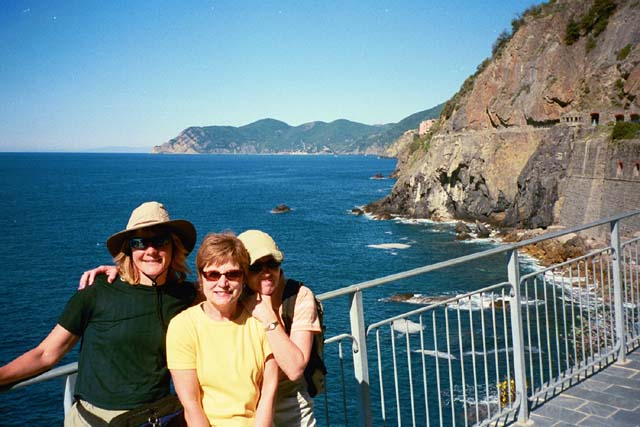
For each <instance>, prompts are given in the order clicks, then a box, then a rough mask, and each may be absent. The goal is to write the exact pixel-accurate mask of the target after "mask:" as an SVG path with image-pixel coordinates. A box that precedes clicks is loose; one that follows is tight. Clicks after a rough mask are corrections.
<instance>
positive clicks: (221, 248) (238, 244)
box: [196, 232, 250, 279]
mask: <svg viewBox="0 0 640 427" xmlns="http://www.w3.org/2000/svg"><path fill="white" fill-rule="evenodd" d="M249 259H250V258H249V252H247V249H246V248H245V247H244V245H243V244H242V241H241V240H240V239H238V238H237V237H236V236H235V235H234V234H233V233H230V232H224V233H211V234H207V236H206V237H205V238H204V240H203V241H202V243H201V244H200V248H199V249H198V254H197V255H196V269H197V271H198V279H201V275H202V270H203V269H204V268H205V267H206V266H207V265H209V264H222V263H225V262H235V263H237V264H238V267H240V269H241V270H242V272H243V274H244V277H247V273H248V272H249Z"/></svg>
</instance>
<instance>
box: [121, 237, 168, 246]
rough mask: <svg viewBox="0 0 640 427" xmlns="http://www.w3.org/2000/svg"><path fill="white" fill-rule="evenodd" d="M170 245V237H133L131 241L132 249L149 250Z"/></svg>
mask: <svg viewBox="0 0 640 427" xmlns="http://www.w3.org/2000/svg"><path fill="white" fill-rule="evenodd" d="M170 243H171V237H169V236H155V237H132V238H130V239H129V247H130V248H131V249H147V248H148V247H149V246H152V247H154V248H156V249H158V248H163V247H165V246H168V245H169V244H170Z"/></svg>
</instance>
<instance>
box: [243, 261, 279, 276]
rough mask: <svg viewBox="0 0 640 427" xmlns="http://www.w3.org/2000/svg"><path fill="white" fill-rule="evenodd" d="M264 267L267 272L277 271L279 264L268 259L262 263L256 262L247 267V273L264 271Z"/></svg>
mask: <svg viewBox="0 0 640 427" xmlns="http://www.w3.org/2000/svg"><path fill="white" fill-rule="evenodd" d="M265 267H266V268H268V269H269V270H277V269H278V268H280V263H279V262H278V261H276V260H275V259H270V260H268V261H263V262H259V261H256V262H254V263H253V264H251V265H250V266H249V271H251V272H252V273H260V272H261V271H262V270H264V269H265Z"/></svg>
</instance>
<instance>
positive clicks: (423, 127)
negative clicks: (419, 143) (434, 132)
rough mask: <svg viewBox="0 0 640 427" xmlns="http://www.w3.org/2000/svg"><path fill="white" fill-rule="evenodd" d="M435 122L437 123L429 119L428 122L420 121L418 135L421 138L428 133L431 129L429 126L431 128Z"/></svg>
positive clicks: (435, 120)
mask: <svg viewBox="0 0 640 427" xmlns="http://www.w3.org/2000/svg"><path fill="white" fill-rule="evenodd" d="M437 121H438V120H437V119H429V120H423V121H421V122H420V127H419V128H418V135H420V136H422V135H424V134H426V133H427V132H429V129H431V126H433V125H434V124H435V122H437Z"/></svg>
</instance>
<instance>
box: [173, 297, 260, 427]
mask: <svg viewBox="0 0 640 427" xmlns="http://www.w3.org/2000/svg"><path fill="white" fill-rule="evenodd" d="M270 354H271V348H270V347H269V344H268V343H267V339H266V336H265V331H264V327H263V326H262V324H261V323H260V322H258V321H257V320H256V319H254V318H253V317H251V315H250V314H249V313H248V312H247V311H245V310H242V313H241V314H240V316H238V318H237V319H236V320H234V321H233V322H216V321H214V320H212V319H210V318H209V317H208V316H207V315H206V314H205V313H204V310H203V308H202V303H201V304H198V305H196V306H194V307H191V308H189V309H187V310H185V311H183V312H182V313H180V314H178V315H177V316H175V317H174V318H173V319H172V320H171V323H170V324H169V330H168V331H167V365H168V367H169V369H195V370H196V372H197V375H198V381H199V382H200V387H201V388H202V391H203V397H202V407H203V408H204V412H205V414H206V415H207V418H208V419H209V423H210V424H211V425H217V426H229V427H235V426H243V427H244V426H253V424H254V418H255V410H256V407H257V405H258V399H259V398H260V388H261V386H262V376H263V373H264V364H265V361H266V359H267V357H268V356H269V355H270Z"/></svg>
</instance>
